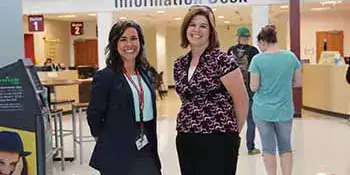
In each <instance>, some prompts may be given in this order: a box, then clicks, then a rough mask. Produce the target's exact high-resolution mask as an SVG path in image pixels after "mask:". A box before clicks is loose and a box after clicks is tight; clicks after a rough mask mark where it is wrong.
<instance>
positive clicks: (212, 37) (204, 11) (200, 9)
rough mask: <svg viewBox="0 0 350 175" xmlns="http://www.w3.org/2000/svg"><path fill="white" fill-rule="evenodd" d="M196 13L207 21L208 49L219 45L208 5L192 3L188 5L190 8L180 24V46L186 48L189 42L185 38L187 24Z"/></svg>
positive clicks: (213, 17) (211, 12)
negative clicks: (192, 4) (190, 5)
mask: <svg viewBox="0 0 350 175" xmlns="http://www.w3.org/2000/svg"><path fill="white" fill-rule="evenodd" d="M197 15H202V16H204V17H206V18H207V20H208V22H209V27H210V28H209V30H210V31H209V32H210V34H209V46H208V49H214V48H218V47H220V42H219V38H218V34H217V31H216V28H215V26H216V24H215V16H214V13H213V11H212V9H211V8H210V7H208V6H204V5H194V6H192V7H190V9H189V10H188V12H187V14H186V16H185V18H184V20H183V22H182V24H181V43H180V46H181V47H182V48H187V47H188V45H190V43H189V41H188V39H187V28H188V25H189V24H190V22H191V20H192V19H193V17H195V16H197Z"/></svg>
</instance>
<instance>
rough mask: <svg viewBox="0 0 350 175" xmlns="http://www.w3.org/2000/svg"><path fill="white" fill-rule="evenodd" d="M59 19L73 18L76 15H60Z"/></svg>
mask: <svg viewBox="0 0 350 175" xmlns="http://www.w3.org/2000/svg"><path fill="white" fill-rule="evenodd" d="M58 17H59V18H75V17H77V15H60V16H58Z"/></svg>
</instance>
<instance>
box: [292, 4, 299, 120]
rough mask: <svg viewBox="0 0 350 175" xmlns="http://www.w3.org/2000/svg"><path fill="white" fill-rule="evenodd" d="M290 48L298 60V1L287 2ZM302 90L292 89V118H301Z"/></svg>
mask: <svg viewBox="0 0 350 175" xmlns="http://www.w3.org/2000/svg"><path fill="white" fill-rule="evenodd" d="M289 21H290V22H289V23H290V24H289V27H290V48H291V51H292V52H294V54H295V55H296V56H297V57H298V58H299V60H300V0H289ZM301 92H302V89H301V88H300V87H299V88H293V100H294V106H295V114H294V117H298V118H299V117H301V108H302V94H301Z"/></svg>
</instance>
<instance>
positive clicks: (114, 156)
mask: <svg viewBox="0 0 350 175" xmlns="http://www.w3.org/2000/svg"><path fill="white" fill-rule="evenodd" d="M140 74H141V76H142V78H143V80H144V81H145V82H146V84H147V86H148V88H149V89H150V91H151V95H152V102H153V111H154V119H153V120H152V121H151V122H150V127H149V128H148V133H149V134H150V136H149V137H150V138H148V140H149V144H150V146H151V149H152V152H153V156H154V158H155V159H156V161H157V166H158V167H159V169H160V168H161V165H160V160H159V155H158V146H157V145H158V141H157V127H156V123H157V112H156V111H157V109H156V96H155V92H154V89H153V86H152V82H151V78H150V76H149V75H148V72H146V71H144V70H142V71H140ZM87 120H88V124H89V126H90V131H91V134H92V135H93V136H94V137H97V138H98V139H97V142H96V145H95V148H94V151H93V153H92V156H91V160H90V166H91V167H93V168H95V169H97V170H99V171H100V172H113V174H120V175H124V174H127V173H128V171H129V168H130V167H131V164H132V163H133V162H134V159H135V156H136V150H137V149H136V145H135V141H136V137H137V136H138V135H139V132H138V131H137V129H136V128H137V127H138V126H137V123H136V119H135V108H134V100H133V95H132V91H131V88H130V86H129V84H128V82H127V79H126V78H125V76H124V75H123V73H122V72H121V71H114V70H112V69H111V68H104V69H102V70H100V71H98V72H97V73H96V74H95V76H94V78H93V83H92V87H91V94H90V102H89V106H88V109H87Z"/></svg>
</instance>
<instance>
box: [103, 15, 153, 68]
mask: <svg viewBox="0 0 350 175" xmlns="http://www.w3.org/2000/svg"><path fill="white" fill-rule="evenodd" d="M129 27H132V28H135V29H136V31H137V34H138V38H139V41H140V52H139V54H138V55H137V56H136V62H135V67H136V69H149V63H148V61H147V58H146V53H145V38H144V35H143V32H142V29H141V26H140V25H139V24H137V23H136V22H134V21H130V20H129V21H118V22H117V23H115V24H114V25H113V27H112V29H111V30H110V32H109V37H108V45H107V46H106V49H105V53H106V55H107V60H106V65H107V67H109V68H112V69H114V70H121V71H123V69H124V62H123V60H122V58H121V56H120V54H119V53H118V50H117V45H118V41H119V39H120V37H122V35H123V33H124V31H125V30H126V29H127V28H129Z"/></svg>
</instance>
